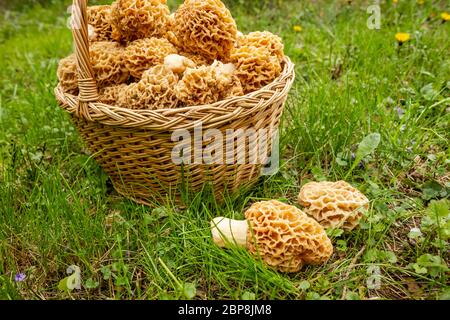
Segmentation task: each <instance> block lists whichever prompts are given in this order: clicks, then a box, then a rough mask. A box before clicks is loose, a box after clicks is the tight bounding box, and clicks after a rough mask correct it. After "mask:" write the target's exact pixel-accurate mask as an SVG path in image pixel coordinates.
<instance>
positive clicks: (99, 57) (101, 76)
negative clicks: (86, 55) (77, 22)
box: [90, 41, 129, 88]
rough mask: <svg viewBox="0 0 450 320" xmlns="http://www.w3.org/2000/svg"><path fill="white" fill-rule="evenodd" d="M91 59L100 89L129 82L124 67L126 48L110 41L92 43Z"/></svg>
mask: <svg viewBox="0 0 450 320" xmlns="http://www.w3.org/2000/svg"><path fill="white" fill-rule="evenodd" d="M90 59H91V64H92V69H93V70H94V73H95V78H96V80H97V84H98V86H99V87H100V88H102V87H108V86H112V85H117V84H121V83H124V82H126V81H127V80H128V77H129V73H128V71H127V69H126V67H125V65H124V48H123V47H122V46H121V45H120V44H119V43H117V42H108V41H99V42H94V43H92V45H91V47H90Z"/></svg>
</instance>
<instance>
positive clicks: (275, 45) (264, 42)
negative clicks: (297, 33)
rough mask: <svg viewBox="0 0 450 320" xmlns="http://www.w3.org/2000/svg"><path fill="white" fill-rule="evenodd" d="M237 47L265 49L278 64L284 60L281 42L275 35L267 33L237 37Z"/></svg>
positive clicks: (253, 33)
mask: <svg viewBox="0 0 450 320" xmlns="http://www.w3.org/2000/svg"><path fill="white" fill-rule="evenodd" d="M238 46H254V47H257V48H267V49H268V50H269V51H270V53H271V54H272V55H274V56H276V57H277V58H278V61H280V63H281V62H282V61H283V59H284V44H283V40H281V38H280V37H279V36H277V35H274V34H273V33H270V32H268V31H263V32H260V31H256V32H250V33H249V34H247V35H241V36H239V37H238Z"/></svg>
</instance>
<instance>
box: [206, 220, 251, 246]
mask: <svg viewBox="0 0 450 320" xmlns="http://www.w3.org/2000/svg"><path fill="white" fill-rule="evenodd" d="M247 231H248V223H247V220H233V219H228V218H224V217H217V218H214V219H213V220H212V221H211V233H212V237H213V241H214V243H215V244H217V245H218V246H219V247H227V246H228V245H229V244H233V243H234V244H236V245H238V246H241V247H246V246H247Z"/></svg>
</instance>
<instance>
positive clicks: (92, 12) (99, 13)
mask: <svg viewBox="0 0 450 320" xmlns="http://www.w3.org/2000/svg"><path fill="white" fill-rule="evenodd" d="M87 15H88V23H89V26H91V27H92V32H91V33H90V37H89V39H90V40H91V41H110V40H111V39H112V38H111V33H112V27H111V23H110V20H111V6H109V5H102V6H91V7H88V8H87Z"/></svg>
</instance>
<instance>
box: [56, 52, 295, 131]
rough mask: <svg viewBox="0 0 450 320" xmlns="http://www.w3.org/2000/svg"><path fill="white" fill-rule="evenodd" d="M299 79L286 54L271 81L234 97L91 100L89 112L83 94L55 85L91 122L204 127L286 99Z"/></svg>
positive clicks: (65, 105)
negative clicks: (167, 104)
mask: <svg viewBox="0 0 450 320" xmlns="http://www.w3.org/2000/svg"><path fill="white" fill-rule="evenodd" d="M294 80H295V65H294V64H293V63H292V61H291V60H290V59H289V57H287V56H285V57H284V68H283V70H282V72H281V74H280V75H279V76H278V77H277V78H276V79H275V80H274V81H272V82H271V83H269V84H267V85H265V86H264V87H262V88H260V89H259V90H257V91H253V92H250V93H248V94H246V95H242V96H237V97H231V98H228V99H225V100H221V101H217V102H214V103H212V104H205V105H198V106H187V107H182V108H171V109H168V108H162V109H154V110H153V109H128V108H123V107H117V106H111V105H108V104H104V103H101V102H88V106H89V108H88V110H87V111H88V112H83V113H81V114H80V113H78V112H77V109H78V104H79V97H78V96H74V95H72V94H69V93H65V92H64V91H63V90H62V88H61V87H60V86H59V84H58V86H57V87H56V88H55V89H54V93H55V96H56V99H57V101H58V102H59V103H60V107H61V108H62V109H64V110H65V111H67V112H68V113H69V114H71V115H72V116H75V117H78V118H80V119H84V120H86V121H88V122H99V123H102V124H105V125H114V126H121V127H128V128H142V129H154V130H163V129H189V128H192V127H194V126H195V125H196V124H197V123H199V121H201V122H202V124H203V127H205V128H207V127H214V126H216V125H217V124H220V123H226V122H229V121H232V120H235V119H239V118H242V117H246V116H249V115H250V114H253V113H255V112H257V111H258V110H260V109H262V108H265V107H267V105H268V104H273V103H275V102H278V101H280V100H283V99H286V98H287V95H288V92H289V90H290V88H291V86H292V84H293V82H294Z"/></svg>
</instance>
